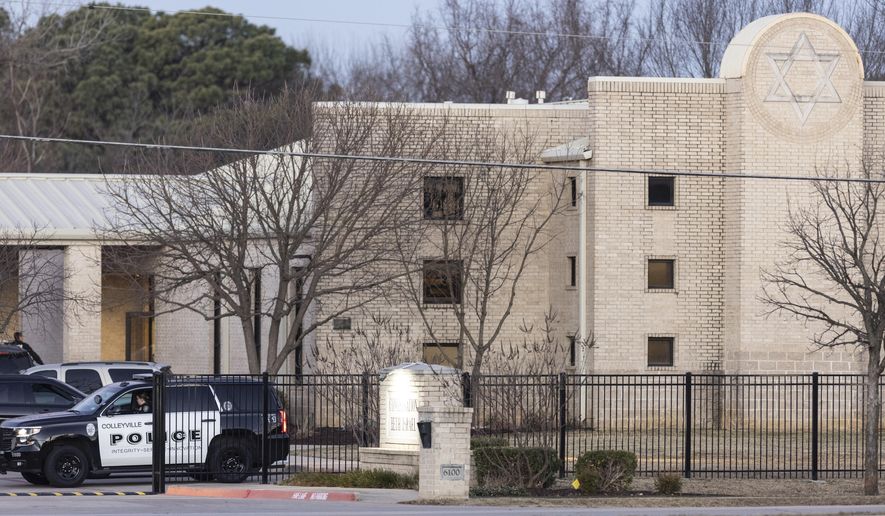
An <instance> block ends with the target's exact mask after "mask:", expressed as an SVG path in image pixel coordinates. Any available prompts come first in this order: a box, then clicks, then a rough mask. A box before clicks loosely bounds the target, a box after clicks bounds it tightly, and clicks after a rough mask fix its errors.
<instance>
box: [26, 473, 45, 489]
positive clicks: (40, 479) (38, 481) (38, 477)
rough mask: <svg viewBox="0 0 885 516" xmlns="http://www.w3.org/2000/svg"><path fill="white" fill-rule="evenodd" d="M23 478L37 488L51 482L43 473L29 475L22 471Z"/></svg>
mask: <svg viewBox="0 0 885 516" xmlns="http://www.w3.org/2000/svg"><path fill="white" fill-rule="evenodd" d="M22 478H23V479H25V480H27V481H28V482H30V483H31V484H34V485H35V486H45V485H49V480H48V479H47V478H46V477H45V476H43V474H42V473H28V472H25V471H22Z"/></svg>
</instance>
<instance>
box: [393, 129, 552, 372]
mask: <svg viewBox="0 0 885 516" xmlns="http://www.w3.org/2000/svg"><path fill="white" fill-rule="evenodd" d="M469 140H470V141H469V143H468V142H464V141H462V140H456V139H452V140H451V141H449V142H448V143H446V141H440V142H438V143H437V145H439V146H440V147H441V148H442V151H443V152H447V151H448V152H457V153H459V154H458V156H461V157H470V158H474V159H478V160H480V161H487V162H504V161H507V162H517V163H532V162H535V160H536V158H537V156H536V155H535V149H536V148H537V135H536V134H533V133H532V132H530V131H527V130H521V128H520V127H517V128H512V129H511V130H507V131H498V130H496V129H480V128H477V129H476V131H475V132H471V134H470V139H469ZM446 145H451V146H452V149H446V148H445V147H446ZM425 176H426V177H425V178H424V180H425V184H424V218H425V219H428V220H427V221H426V222H425V223H424V224H421V225H419V226H414V227H410V228H409V231H408V232H405V231H401V232H399V233H398V235H397V236H398V239H397V249H398V252H399V254H400V258H401V260H402V263H403V265H404V276H403V279H402V281H400V282H398V284H399V285H400V286H401V288H402V291H401V292H402V295H403V296H404V297H405V299H407V300H408V302H409V303H410V304H411V305H412V309H413V310H414V311H415V312H416V313H417V315H418V316H419V318H420V320H421V321H422V325H423V327H424V329H425V332H426V333H427V335H428V336H429V339H430V341H432V342H437V343H442V342H449V341H450V340H451V338H452V337H453V336H454V334H453V333H452V332H453V330H452V328H451V326H450V324H451V323H454V324H455V328H456V332H457V337H456V338H455V340H456V341H457V342H459V343H461V344H463V348H464V349H463V350H462V353H463V357H462V358H463V363H464V364H465V369H469V370H470V371H471V373H472V375H473V377H474V378H478V377H479V375H480V374H481V373H482V372H483V371H484V362H485V360H486V357H487V355H489V354H490V352H491V351H492V349H493V348H494V347H495V346H496V345H497V344H498V342H499V339H500V337H501V335H502V332H504V330H505V327H506V325H507V324H508V323H511V321H510V317H511V315H512V314H513V310H514V305H515V303H516V300H517V299H518V298H519V296H520V295H522V296H525V295H526V292H525V291H524V290H521V289H523V288H524V286H523V285H522V282H523V280H524V278H525V277H526V275H527V274H528V273H529V270H530V268H531V267H532V266H533V263H532V261H533V260H535V259H539V257H541V256H543V254H542V251H543V250H544V249H545V248H546V246H547V244H548V242H549V241H550V239H551V238H552V236H553V233H554V232H553V228H552V223H551V221H552V220H553V219H554V217H555V216H556V215H557V214H558V213H560V212H561V211H562V210H564V209H565V204H566V203H565V202H564V197H563V195H564V192H565V184H566V182H565V178H561V177H559V176H557V177H554V178H551V176H550V175H549V174H548V173H546V172H539V171H536V170H531V169H526V168H514V167H497V166H482V167H474V166H459V165H447V166H446V167H445V168H440V169H438V170H433V171H428V172H426V173H425ZM416 264H417V266H418V270H417V271H415V265H416ZM534 265H535V266H536V264H534ZM467 364H469V366H468V365H467Z"/></svg>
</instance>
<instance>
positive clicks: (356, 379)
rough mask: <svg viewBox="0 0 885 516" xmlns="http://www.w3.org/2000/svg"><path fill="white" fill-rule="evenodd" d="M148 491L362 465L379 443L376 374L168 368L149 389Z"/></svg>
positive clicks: (266, 480)
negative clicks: (367, 450)
mask: <svg viewBox="0 0 885 516" xmlns="http://www.w3.org/2000/svg"><path fill="white" fill-rule="evenodd" d="M152 397H153V400H152V405H153V421H152V425H153V428H165V429H166V432H164V433H159V432H155V434H156V437H154V440H153V446H152V450H153V456H152V458H153V483H154V492H164V491H165V485H166V483H169V482H185V481H219V482H242V481H246V480H248V481H252V482H261V483H271V482H274V483H275V482H279V481H280V480H283V479H285V478H287V477H288V476H290V475H291V474H293V473H295V472H298V471H325V472H344V471H349V470H354V469H357V468H358V467H359V447H360V446H377V445H378V399H379V395H378V376H377V375H371V374H362V375H297V376H295V375H274V376H269V375H267V374H264V375H168V374H158V375H156V376H155V377H154V386H153V393H152Z"/></svg>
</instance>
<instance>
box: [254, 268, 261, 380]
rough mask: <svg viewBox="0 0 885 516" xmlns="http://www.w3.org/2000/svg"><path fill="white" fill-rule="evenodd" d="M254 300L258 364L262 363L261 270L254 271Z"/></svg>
mask: <svg viewBox="0 0 885 516" xmlns="http://www.w3.org/2000/svg"><path fill="white" fill-rule="evenodd" d="M253 274H254V277H253V279H252V281H253V283H252V288H253V292H252V299H253V303H254V308H253V310H254V312H253V315H252V336H253V337H254V340H255V352H256V353H257V354H258V363H259V364H260V363H261V269H254V270H253Z"/></svg>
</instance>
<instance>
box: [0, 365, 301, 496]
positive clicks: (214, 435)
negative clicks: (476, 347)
mask: <svg viewBox="0 0 885 516" xmlns="http://www.w3.org/2000/svg"><path fill="white" fill-rule="evenodd" d="M262 391H265V392H264V396H267V399H266V400H263V399H262ZM164 392H165V400H164V413H165V420H166V421H165V426H166V465H167V466H166V469H167V470H179V471H184V472H187V473H189V474H191V475H192V476H194V477H195V478H199V479H206V480H209V479H214V480H217V481H219V482H242V481H243V480H245V479H246V478H247V477H248V476H249V475H250V474H252V473H254V472H255V471H256V469H257V468H258V467H259V466H260V464H261V449H262V448H261V441H262V436H263V435H264V429H265V428H266V429H267V436H266V437H267V441H266V442H267V450H268V451H267V454H268V460H269V462H268V464H273V463H274V462H276V461H279V460H283V459H285V458H287V457H288V454H289V435H288V422H287V416H286V412H285V410H284V408H283V406H282V404H281V403H280V401H279V399H278V398H277V395H276V393H275V392H274V389H273V388H266V387H265V386H264V384H262V383H261V382H260V381H254V380H249V379H238V378H225V379H214V378H201V379H200V380H199V381H196V382H195V381H193V380H184V379H178V378H175V377H172V378H170V379H169V380H168V381H167V383H166V387H165V389H164ZM151 394H152V386H151V383H150V382H149V381H147V380H146V379H145V380H142V379H136V380H133V381H128V382H118V383H113V384H110V385H107V386H105V387H103V388H101V389H99V390H98V391H96V392H95V393H93V395H91V396H88V397H87V398H86V399H84V400H83V401H81V402H80V403H78V404H77V405H75V406H74V407H73V408H71V409H70V410H67V411H64V412H54V413H49V414H40V415H35V416H25V417H19V418H14V419H9V420H7V421H5V422H3V424H2V425H0V453H2V458H0V472H4V469H8V470H9V471H17V472H20V473H21V474H22V476H23V477H24V478H25V480H27V481H28V482H31V483H32V484H37V485H45V484H49V485H52V486H56V487H75V486H78V485H80V484H82V483H83V481H84V480H86V478H104V477H106V476H108V475H110V474H113V473H117V472H126V473H131V472H149V471H151V464H152V451H153V436H154V429H153V428H152V425H153V414H152V413H151V410H152V407H151V401H152V400H151ZM265 406H266V407H267V423H266V424H265V422H264V421H263V417H262V414H264V409H265ZM4 464H5V468H4Z"/></svg>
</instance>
